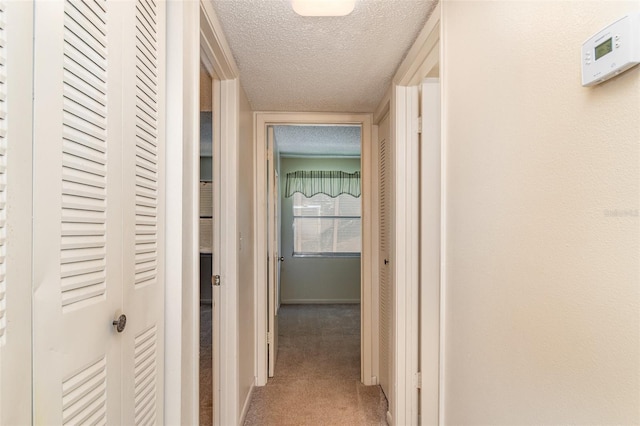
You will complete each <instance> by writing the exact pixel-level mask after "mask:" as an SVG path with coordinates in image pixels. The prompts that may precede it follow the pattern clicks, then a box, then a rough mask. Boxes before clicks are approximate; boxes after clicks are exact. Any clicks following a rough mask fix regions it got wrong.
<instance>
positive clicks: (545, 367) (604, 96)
mask: <svg viewBox="0 0 640 426" xmlns="http://www.w3.org/2000/svg"><path fill="white" fill-rule="evenodd" d="M442 6H443V41H444V45H443V52H444V54H443V63H442V68H441V70H442V76H443V77H442V78H443V80H442V81H443V85H444V86H443V90H444V92H443V94H444V114H445V115H444V117H445V118H444V123H443V124H444V129H443V130H444V132H445V134H444V138H445V141H446V149H447V151H448V152H447V161H446V165H447V170H448V172H447V175H446V185H447V197H446V209H447V213H446V221H447V226H446V247H447V250H446V256H447V264H446V277H447V278H446V284H445V285H446V287H445V289H446V296H445V297H446V299H445V300H446V303H445V310H446V316H445V327H446V329H445V332H446V337H445V342H446V343H445V359H444V362H445V381H444V391H445V393H444V397H445V401H444V403H445V406H444V408H445V410H444V419H445V422H446V423H447V424H458V425H462V424H494V425H495V424H638V423H640V409H639V407H640V362H639V360H640V342H639V338H640V333H639V332H638V330H639V326H640V306H639V301H640V280H639V276H640V256H639V253H640V246H639V233H640V232H639V229H640V223H639V220H640V218H639V217H638V209H639V194H640V184H639V182H640V172H639V165H640V155H639V153H640V147H639V141H640V125H639V122H638V117H640V68H639V67H636V68H634V69H633V70H631V71H628V72H627V73H625V74H623V75H621V76H619V77H617V78H615V79H613V80H610V81H609V82H606V83H604V84H602V85H600V86H597V87H594V88H584V87H581V85H580V57H581V54H580V46H581V44H582V42H583V41H584V40H586V39H587V38H588V37H590V36H591V35H592V34H593V33H595V32H597V31H598V30H599V29H600V28H601V27H602V26H604V25H606V24H608V23H610V22H611V21H613V20H615V19H616V18H618V17H620V16H621V15H624V14H625V13H628V12H630V11H633V10H638V9H640V3H639V2H637V1H634V2H626V3H620V2H513V1H495V2H484V1H478V2H457V1H456V2H453V1H452V2H444V3H442Z"/></svg>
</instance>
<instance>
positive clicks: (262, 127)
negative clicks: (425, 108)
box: [254, 112, 377, 386]
mask: <svg viewBox="0 0 640 426" xmlns="http://www.w3.org/2000/svg"><path fill="white" fill-rule="evenodd" d="M372 119H373V117H372V114H351V113H315V112H255V113H254V135H255V149H256V151H255V153H256V162H255V170H256V186H255V205H256V216H255V242H256V245H255V262H256V263H255V271H256V295H255V296H256V316H255V318H256V363H257V365H256V378H257V379H256V385H257V386H264V385H266V384H267V376H268V370H269V368H268V350H267V324H268V318H267V315H268V312H267V303H268V300H267V283H268V282H267V278H268V277H267V244H268V240H267V229H268V228H267V225H268V224H267V194H266V192H265V191H264V190H263V189H264V188H266V184H267V183H266V177H267V145H266V142H267V126H271V125H304V124H310V125H313V124H316V125H331V124H334V125H344V124H354V125H360V126H362V133H361V138H362V147H361V150H362V151H361V156H360V162H361V168H362V194H363V206H362V230H363V232H362V254H361V262H360V268H361V281H360V303H361V305H360V306H361V308H360V316H361V329H360V334H361V345H360V347H361V353H360V358H361V367H360V378H361V381H362V383H364V384H365V385H375V384H377V378H376V374H377V373H376V372H375V371H374V369H373V354H374V350H375V348H374V347H373V345H372V344H373V341H374V334H377V327H374V326H373V325H374V324H373V318H374V314H375V313H374V312H373V311H374V308H376V307H377V306H374V305H373V300H372V298H373V290H372V276H374V275H373V274H374V273H375V271H373V270H372V267H373V262H372V258H373V256H372V254H373V252H372V250H371V234H372V226H374V223H373V221H372V218H371V215H370V214H369V212H371V208H372V205H371V188H372V184H371V183H372V181H373V178H374V173H373V172H372V169H371V150H372V145H371V141H372V125H371V123H372Z"/></svg>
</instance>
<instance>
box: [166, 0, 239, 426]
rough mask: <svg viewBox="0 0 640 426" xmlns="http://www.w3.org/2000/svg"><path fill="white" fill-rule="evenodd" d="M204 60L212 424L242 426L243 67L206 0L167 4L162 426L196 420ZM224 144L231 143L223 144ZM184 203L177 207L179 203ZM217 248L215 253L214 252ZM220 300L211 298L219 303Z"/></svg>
mask: <svg viewBox="0 0 640 426" xmlns="http://www.w3.org/2000/svg"><path fill="white" fill-rule="evenodd" d="M201 57H202V58H203V59H205V60H203V61H202V62H203V63H204V64H205V67H206V68H207V71H209V73H210V74H211V75H215V76H217V77H218V80H215V81H214V95H215V96H214V108H213V109H214V112H213V122H214V126H215V131H214V149H216V148H215V146H216V145H215V144H217V147H218V148H217V149H219V150H220V154H219V156H218V157H219V158H220V167H219V169H220V181H221V182H225V185H222V186H221V191H220V192H221V194H220V198H221V205H222V206H228V207H226V208H222V209H220V210H221V212H220V218H219V220H220V228H221V230H223V231H222V232H221V233H220V235H219V237H220V238H219V244H220V245H221V246H222V247H225V250H224V251H221V250H218V253H221V258H220V270H219V271H215V270H214V272H213V273H214V274H218V275H220V276H221V278H222V286H221V288H220V289H219V299H220V301H219V306H220V308H221V311H220V316H221V318H222V320H221V323H220V324H219V334H218V335H219V336H220V347H221V348H222V349H221V350H220V354H219V356H218V357H214V359H216V363H217V365H216V366H214V369H215V370H216V371H219V372H220V374H219V375H218V383H217V384H218V386H219V387H218V388H217V389H216V391H215V392H214V395H216V401H214V404H215V407H216V408H217V409H216V410H215V418H214V422H215V424H237V423H238V419H239V408H238V359H237V340H238V333H237V327H238V304H237V301H238V294H237V276H238V273H237V272H238V253H237V250H236V249H237V239H236V235H237V232H236V231H237V227H238V224H237V218H236V205H237V195H238V188H237V178H238V166H237V164H238V162H237V160H238V149H237V140H238V116H239V107H238V105H239V101H238V99H239V81H238V78H239V71H238V67H237V65H236V63H235V61H234V59H233V55H232V54H231V49H230V48H229V45H228V43H227V41H226V39H225V36H224V33H223V31H222V27H221V25H220V22H219V21H218V19H217V17H216V15H215V12H214V10H213V6H212V5H211V4H210V2H208V1H204V0H202V1H198V2H179V1H169V2H167V82H166V84H167V165H166V166H167V167H166V170H167V206H168V208H167V217H166V232H167V238H166V244H167V247H166V257H165V262H166V282H167V285H166V290H165V316H166V318H165V324H166V337H165V356H166V358H165V396H164V406H165V422H166V424H197V423H198V420H199V419H198V417H199V390H198V389H199V360H198V358H199V349H200V347H199V342H200V336H199V332H200V300H199V287H200V279H199V277H200V274H199V241H198V239H199V232H198V227H199V221H198V215H199V209H198V204H199V181H200V176H199V152H200V147H199V144H200V138H199V111H200V108H199V97H200V90H199V78H200V63H201ZM222 141H224V142H225V143H224V144H223V143H222ZM178 206H181V208H180V207H178ZM214 250H215V247H214ZM214 303H215V300H214Z"/></svg>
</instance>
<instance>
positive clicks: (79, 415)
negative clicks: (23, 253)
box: [33, 0, 163, 425]
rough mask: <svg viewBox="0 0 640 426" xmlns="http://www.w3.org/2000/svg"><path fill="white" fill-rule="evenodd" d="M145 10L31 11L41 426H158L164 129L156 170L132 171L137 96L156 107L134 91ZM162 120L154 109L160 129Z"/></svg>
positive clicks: (72, 4) (63, 6) (54, 6)
mask: <svg viewBox="0 0 640 426" xmlns="http://www.w3.org/2000/svg"><path fill="white" fill-rule="evenodd" d="M146 4H147V5H149V3H146ZM139 7H140V6H139V4H138V3H137V2H133V1H132V2H118V1H114V2H106V1H104V0H64V1H54V2H37V3H36V6H35V47H34V49H35V55H34V58H35V71H34V93H35V97H34V112H35V114H34V120H35V123H34V129H35V130H34V228H33V229H34V237H33V238H34V302H33V303H34V306H33V310H34V361H33V363H34V414H35V419H34V420H35V422H36V423H39V424H107V423H108V424H127V425H128V424H154V423H161V422H162V416H161V414H159V413H161V409H160V407H159V405H160V404H158V403H157V400H158V399H159V398H160V396H161V395H162V393H161V392H162V365H163V362H162V357H161V356H160V355H159V353H161V351H158V348H161V347H162V333H163V329H162V326H161V324H162V321H163V320H162V303H163V299H162V297H161V295H160V296H158V293H162V291H163V290H158V289H162V288H163V283H162V273H161V271H160V270H159V264H158V259H159V256H160V255H161V244H162V235H161V233H160V231H159V230H160V229H161V228H162V222H161V216H162V215H161V208H160V203H161V202H162V197H161V195H160V193H161V187H160V186H161V185H162V180H161V177H160V173H162V168H161V167H160V166H158V165H160V164H161V161H160V155H161V151H162V150H161V147H160V144H161V143H162V142H163V141H162V140H161V138H160V137H159V136H158V134H159V133H158V134H155V136H154V138H155V139H153V138H152V140H151V142H152V143H155V148H156V151H153V150H151V151H152V152H151V153H150V154H149V156H150V157H153V158H155V160H154V161H155V164H156V165H157V166H158V167H157V168H156V169H153V167H150V166H149V167H147V168H149V169H153V170H150V171H149V172H148V173H147V172H146V171H142V170H140V166H139V164H140V163H141V160H139V158H140V157H141V156H142V154H139V150H140V149H141V148H140V147H141V146H142V143H141V142H140V140H139V137H138V136H137V133H136V132H137V129H138V127H139V126H138V122H139V116H140V114H139V112H138V109H139V108H140V106H139V105H140V104H139V102H138V100H139V99H143V101H144V102H148V103H149V107H151V108H154V107H155V108H156V112H158V111H160V108H159V106H158V105H159V98H157V99H156V104H155V105H154V104H153V102H149V101H148V100H146V99H144V98H143V97H142V96H140V95H139V93H137V92H136V87H138V85H139V84H140V83H139V81H138V80H139V78H140V77H139V72H138V71H137V67H138V66H139V65H138V64H137V62H136V59H135V55H136V53H135V50H136V49H139V48H140V47H139V43H141V42H142V41H138V40H139V38H143V37H144V35H141V34H138V33H137V32H136V27H137V26H139V20H140V19H142V20H144V19H148V18H149V17H148V16H146V17H145V16H139V14H138V13H137V12H136V9H138V8H139ZM144 7H145V6H143V8H144ZM154 7H155V6H154ZM143 13H153V10H151V11H146V10H145V11H144V12H143ZM156 13H158V11H157V10H156ZM157 22H160V21H157ZM155 32H156V33H157V32H158V30H157V29H156V30H155ZM158 48H159V47H158ZM160 65H161V62H157V63H156V64H155V65H153V64H152V66H151V68H152V70H153V67H154V66H155V67H157V68H159V67H160ZM156 72H157V70H156ZM156 78H159V77H158V75H157V74H156ZM156 84H157V80H156ZM157 95H158V96H161V95H162V94H161V93H159V92H158V94H157ZM160 120H161V117H160V115H159V114H158V115H157V116H156V122H155V126H156V128H157V129H156V130H157V131H158V132H161V131H162V129H161V128H160V126H159V125H158V122H159V121H160ZM150 121H153V120H150ZM152 125H153V123H152ZM147 130H148V129H147ZM145 155H146V154H145ZM154 156H155V157H154ZM152 162H153V161H152ZM145 164H146V163H145ZM143 168H144V167H143ZM154 184H155V185H156V186H155V187H154V188H152V189H149V187H152V186H153V185H154ZM145 185H146V186H145ZM153 194H155V195H153ZM152 195H153V196H152ZM154 197H155V198H154ZM149 289H151V290H149ZM144 298H146V300H143V299H144ZM122 312H123V313H124V314H125V315H127V323H126V327H125V328H124V330H123V331H122V332H121V333H119V332H118V331H116V329H115V327H114V326H113V325H112V321H113V320H114V319H116V318H117V317H118V315H120V313H122Z"/></svg>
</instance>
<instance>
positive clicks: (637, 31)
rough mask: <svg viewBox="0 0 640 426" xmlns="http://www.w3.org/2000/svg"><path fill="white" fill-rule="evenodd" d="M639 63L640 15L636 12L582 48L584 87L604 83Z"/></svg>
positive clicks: (584, 44)
mask: <svg viewBox="0 0 640 426" xmlns="http://www.w3.org/2000/svg"><path fill="white" fill-rule="evenodd" d="M639 63H640V12H635V13H631V14H629V15H626V16H624V17H622V18H620V19H618V20H617V21H615V22H614V23H613V24H611V25H609V26H607V27H606V28H604V29H602V30H601V31H600V32H598V33H597V34H595V35H594V36H593V37H591V38H589V40H587V41H585V42H584V43H583V44H582V85H583V86H594V85H596V84H599V83H602V82H603V81H605V80H608V79H610V78H611V77H614V76H616V75H618V74H620V73H622V72H624V71H626V70H628V69H629V68H631V67H633V66H634V65H638V64H639Z"/></svg>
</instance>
